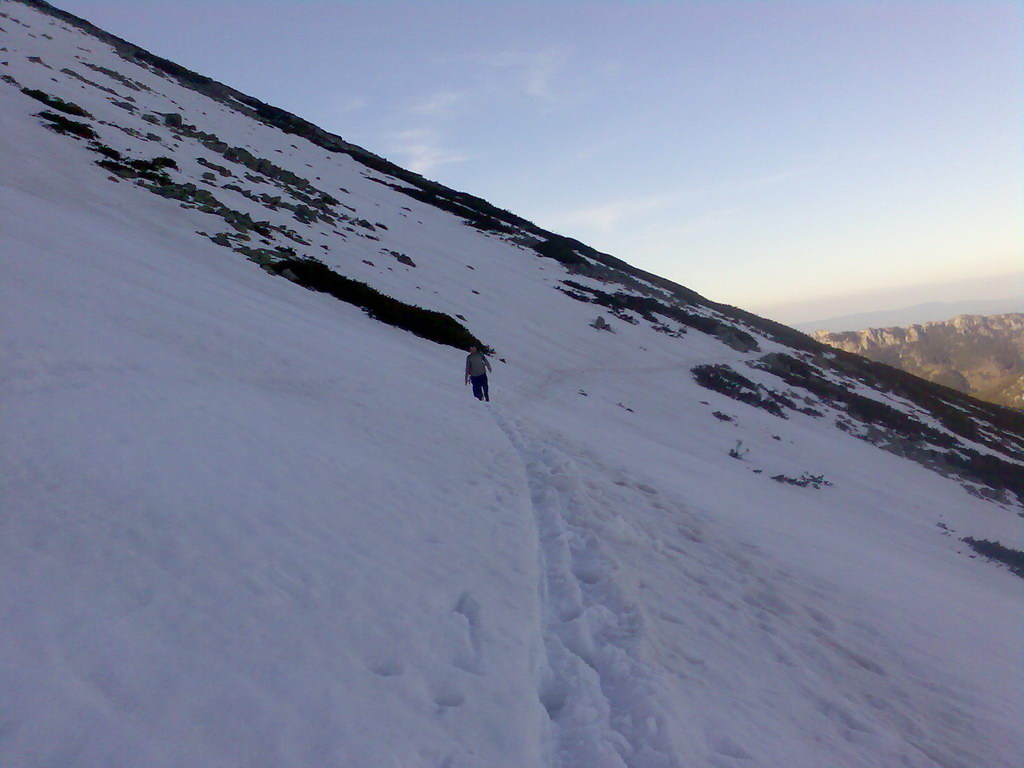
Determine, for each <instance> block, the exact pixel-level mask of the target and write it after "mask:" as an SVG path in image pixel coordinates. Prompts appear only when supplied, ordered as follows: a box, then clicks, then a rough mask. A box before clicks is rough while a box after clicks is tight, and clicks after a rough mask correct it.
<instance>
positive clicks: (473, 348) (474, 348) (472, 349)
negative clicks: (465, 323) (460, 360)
mask: <svg viewBox="0 0 1024 768" xmlns="http://www.w3.org/2000/svg"><path fill="white" fill-rule="evenodd" d="M474 352H476V347H470V348H469V354H471V355H472V354H473V353H474Z"/></svg>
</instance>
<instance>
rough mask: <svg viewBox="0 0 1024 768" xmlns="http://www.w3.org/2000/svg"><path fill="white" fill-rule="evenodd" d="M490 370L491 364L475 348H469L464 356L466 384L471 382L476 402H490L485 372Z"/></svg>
mask: <svg viewBox="0 0 1024 768" xmlns="http://www.w3.org/2000/svg"><path fill="white" fill-rule="evenodd" d="M489 370H491V364H490V363H489V362H488V361H487V358H486V357H484V354H483V352H480V351H479V350H478V349H477V348H476V347H470V348H469V354H468V355H467V356H466V382H465V383H466V384H469V382H471V381H472V382H473V397H475V398H476V399H477V400H486V401H487V402H490V401H491V394H490V392H489V391H488V389H487V372H488V371H489Z"/></svg>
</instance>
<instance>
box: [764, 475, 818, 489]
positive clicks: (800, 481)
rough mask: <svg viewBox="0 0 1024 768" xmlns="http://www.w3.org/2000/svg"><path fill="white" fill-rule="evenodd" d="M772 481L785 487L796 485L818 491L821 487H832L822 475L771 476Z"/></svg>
mask: <svg viewBox="0 0 1024 768" xmlns="http://www.w3.org/2000/svg"><path fill="white" fill-rule="evenodd" d="M772 480H774V481H775V482H777V483H786V484H787V485H796V486H798V487H800V488H808V487H810V488H815V489H820V488H821V487H822V486H826V485H832V483H831V482H829V481H828V480H826V479H825V476H824V475H811V474H808V473H807V472H804V473H803V474H802V475H800V477H787V476H786V475H772Z"/></svg>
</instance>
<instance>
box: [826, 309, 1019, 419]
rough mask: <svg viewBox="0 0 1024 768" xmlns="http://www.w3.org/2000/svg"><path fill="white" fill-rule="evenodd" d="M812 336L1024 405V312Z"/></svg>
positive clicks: (987, 396) (941, 381)
mask: <svg viewBox="0 0 1024 768" xmlns="http://www.w3.org/2000/svg"><path fill="white" fill-rule="evenodd" d="M812 336H813V337H814V338H815V339H816V340H818V341H821V342H823V343H825V344H828V345H829V346H832V347H836V348H837V349H842V350H845V351H847V352H853V353H854V354H858V355H863V356H864V357H867V358H869V359H871V360H875V361H877V362H880V363H886V364H888V365H892V366H895V367H897V368H901V369H902V370H904V371H907V372H908V373H912V374H914V375H915V376H920V377H921V378H924V379H928V380H929V381H934V382H936V383H938V384H945V385H946V386H948V387H953V388H954V389H958V390H960V391H961V392H967V393H968V394H971V395H974V396H976V397H978V398H980V399H983V400H987V401H989V402H993V403H999V404H1000V405H1008V406H1011V407H1015V408H1022V407H1024V314H1020V313H1014V314H1006V315H989V316H985V315H958V316H957V317H954V318H953V319H952V320H944V321H937V322H931V323H925V324H923V325H911V326H907V327H905V328H868V329H865V330H862V331H847V332H843V333H830V332H829V331H817V332H815V333H813V334H812Z"/></svg>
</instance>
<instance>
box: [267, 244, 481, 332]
mask: <svg viewBox="0 0 1024 768" xmlns="http://www.w3.org/2000/svg"><path fill="white" fill-rule="evenodd" d="M270 270H271V271H273V272H275V273H276V274H283V273H284V272H285V271H286V270H287V271H289V272H290V273H291V275H292V276H293V279H294V282H297V283H298V284H299V285H301V286H303V287H304V288H309V289H310V290H313V291H320V292H323V293H328V294H330V295H331V296H333V297H334V298H336V299H340V300H341V301H344V302H347V303H349V304H354V305H355V306H357V307H359V308H360V309H362V310H363V311H364V312H366V314H368V315H369V316H370V317H372V318H373V319H374V320H379V321H381V322H382V323H387V324H388V325H392V326H394V327H396V328H401V329H402V330H404V331H409V332H410V333H413V334H415V335H417V336H419V337H420V338H423V339H428V340H429V341H433V342H435V343H437V344H445V345H447V346H450V347H455V348H457V349H465V350H468V349H469V348H470V347H474V346H475V347H478V348H480V349H481V350H483V351H485V352H490V351H492V350H490V349H489V348H488V347H487V346H486V345H485V344H483V343H482V342H481V341H480V340H479V339H477V338H476V337H475V336H474V335H473V334H472V333H470V332H469V331H468V330H467V329H466V327H465V326H463V325H462V324H461V323H459V322H458V321H457V320H455V319H453V318H452V317H450V316H449V315H446V314H444V313H443V312H436V311H434V310H431V309H424V308H423V307H417V306H414V305H412V304H406V303H405V302H403V301H399V300H398V299H395V298H392V297H391V296H387V295H385V294H383V293H381V292H380V291H377V290H376V289H374V288H371V287H370V286H369V285H367V284H366V283H361V282H359V281H358V280H353V279H351V278H348V277H345V276H344V275H339V274H338V273H337V272H334V271H333V270H331V269H330V268H329V267H328V266H327V265H326V264H324V263H323V262H322V261H320V260H319V259H315V258H311V257H307V258H303V259H298V258H293V259H284V260H282V261H278V262H276V263H274V264H272V265H271V266H270Z"/></svg>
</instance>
